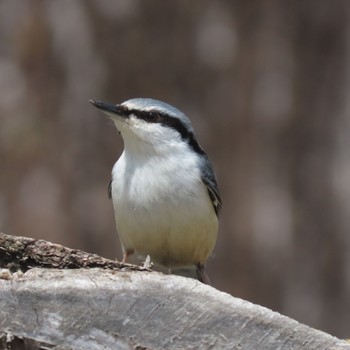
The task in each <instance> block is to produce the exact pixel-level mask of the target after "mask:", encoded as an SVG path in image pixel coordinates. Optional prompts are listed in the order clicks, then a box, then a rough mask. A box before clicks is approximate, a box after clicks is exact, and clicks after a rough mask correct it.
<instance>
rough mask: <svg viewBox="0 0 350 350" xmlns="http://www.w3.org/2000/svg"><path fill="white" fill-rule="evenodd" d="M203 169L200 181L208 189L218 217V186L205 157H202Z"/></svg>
mask: <svg viewBox="0 0 350 350" xmlns="http://www.w3.org/2000/svg"><path fill="white" fill-rule="evenodd" d="M203 160H204V165H205V166H204V167H203V170H202V181H203V183H204V184H205V186H206V187H207V189H208V193H209V197H210V199H211V202H212V204H213V207H214V210H215V213H216V216H219V214H220V210H221V207H222V202H221V198H220V193H219V188H218V184H217V182H216V178H215V174H214V171H213V168H212V166H211V164H210V162H209V159H208V158H207V157H203Z"/></svg>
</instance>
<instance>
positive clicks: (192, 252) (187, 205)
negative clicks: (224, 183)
mask: <svg viewBox="0 0 350 350" xmlns="http://www.w3.org/2000/svg"><path fill="white" fill-rule="evenodd" d="M197 186H198V188H195V189H194V191H193V188H192V189H191V190H192V191H191V193H187V192H186V191H182V194H181V193H177V192H176V191H175V192H173V193H172V194H171V195H169V196H158V197H157V196H155V197H154V196H153V197H151V196H150V195H147V193H144V195H143V196H138V197H134V196H132V195H130V194H128V195H126V194H124V195H121V194H120V193H119V194H118V195H117V196H113V204H114V209H115V214H116V223H117V230H118V234H119V236H120V239H121V242H122V244H123V247H124V249H126V250H135V251H136V252H137V253H138V254H139V255H141V256H147V255H150V257H151V259H152V260H153V261H154V262H155V263H158V264H161V265H163V266H167V267H178V266H187V265H192V264H198V263H204V262H205V261H206V260H207V258H208V257H209V255H210V254H211V252H212V250H213V248H214V245H215V242H216V237H217V230H218V220H217V217H216V214H215V212H214V209H213V207H212V204H211V202H210V200H209V198H208V193H207V189H206V187H205V186H204V185H203V184H202V183H199V184H198V185H197ZM179 192H181V191H179ZM152 193H153V194H154V189H153V191H152ZM117 198H118V200H117Z"/></svg>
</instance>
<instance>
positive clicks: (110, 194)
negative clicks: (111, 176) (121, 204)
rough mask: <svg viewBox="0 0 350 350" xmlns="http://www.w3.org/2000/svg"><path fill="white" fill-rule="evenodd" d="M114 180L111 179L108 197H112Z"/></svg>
mask: <svg viewBox="0 0 350 350" xmlns="http://www.w3.org/2000/svg"><path fill="white" fill-rule="evenodd" d="M112 182H113V180H111V181H109V184H108V198H112Z"/></svg>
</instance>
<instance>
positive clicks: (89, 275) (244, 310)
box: [0, 234, 350, 350]
mask: <svg viewBox="0 0 350 350" xmlns="http://www.w3.org/2000/svg"><path fill="white" fill-rule="evenodd" d="M80 266H83V268H80V269H78V267H80ZM96 266H97V267H96ZM0 267H2V268H3V270H2V273H1V274H0V310H1V317H0V348H1V349H14V348H21V349H49V348H57V349H58V348H59V349H101V348H106V349H175V348H176V349H240V350H255V349H259V350H260V349H266V350H272V349H273V350H275V349H288V350H297V349H298V350H301V349H302V350H305V349H315V350H316V349H317V350H323V349H324V350H325V349H328V350H335V349H339V350H345V349H348V350H349V349H350V345H348V344H347V343H346V342H344V341H341V340H339V339H337V338H334V337H332V336H330V335H328V334H326V333H323V332H321V331H318V330H315V329H312V328H310V327H307V326H305V325H302V324H300V323H298V322H297V321H295V320H292V319H290V318H288V317H285V316H282V315H280V314H278V313H276V312H273V311H271V310H268V309H266V308H264V307H261V306H258V305H253V304H251V303H249V302H247V301H244V300H241V299H237V298H234V297H232V296H230V295H228V294H226V293H222V292H220V291H218V290H216V289H214V288H212V287H210V286H207V285H204V284H202V283H200V282H198V281H196V280H193V279H189V278H184V277H179V276H173V275H170V276H166V275H163V274H161V273H157V272H150V271H142V272H141V271H135V270H136V268H135V269H134V267H130V268H129V266H124V265H122V264H120V263H118V262H114V261H111V260H107V259H103V258H101V257H98V256H96V255H91V254H87V253H84V252H80V251H77V250H72V249H69V248H65V247H62V246H59V245H55V244H52V243H48V242H45V241H35V240H33V239H29V238H24V237H13V236H8V235H4V234H0ZM15 267H20V268H21V269H22V270H24V271H26V272H25V273H24V274H21V273H18V272H17V273H11V272H10V271H9V270H8V269H11V271H16V268H15ZM32 267H34V268H32ZM49 267H50V268H49ZM58 268H59V269H58ZM71 268H73V269H71ZM5 269H6V270H5ZM139 269H140V268H139ZM4 271H7V273H4Z"/></svg>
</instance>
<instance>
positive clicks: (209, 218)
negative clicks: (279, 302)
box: [89, 98, 222, 283]
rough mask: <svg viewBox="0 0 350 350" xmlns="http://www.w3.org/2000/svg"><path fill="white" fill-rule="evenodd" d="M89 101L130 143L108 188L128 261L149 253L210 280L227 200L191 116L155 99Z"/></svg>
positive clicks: (163, 262) (162, 262) (161, 262)
mask: <svg viewBox="0 0 350 350" xmlns="http://www.w3.org/2000/svg"><path fill="white" fill-rule="evenodd" d="M89 102H90V103H91V104H92V105H93V106H95V107H96V108H97V109H99V110H100V111H102V112H103V113H104V114H106V115H107V116H108V117H109V118H110V119H111V120H112V121H113V122H114V124H115V126H116V128H117V130H118V132H119V134H121V136H122V139H123V143H124V151H123V152H122V154H121V156H120V158H119V159H118V160H117V162H116V163H115V164H114V166H113V169H112V177H111V181H110V183H109V186H108V193H109V196H110V198H112V202H113V207H114V214H115V221H116V228H117V232H118V235H119V239H120V241H121V246H122V251H123V259H122V262H123V263H126V262H127V259H128V257H129V256H130V255H132V254H134V253H136V254H137V255H138V256H139V257H147V256H149V257H150V258H151V261H152V262H154V263H155V264H158V265H161V266H163V267H166V268H168V269H169V270H170V272H174V273H176V271H177V270H178V271H181V270H185V271H186V270H188V271H192V272H191V273H190V277H194V278H196V279H197V280H199V281H201V282H203V283H209V278H208V276H207V273H206V271H205V263H206V261H207V259H208V258H209V256H210V255H211V254H212V251H213V249H214V246H215V244H216V240H217V234H218V225H219V220H218V219H219V213H220V210H221V207H222V202H221V198H220V193H219V189H218V184H217V180H216V176H215V173H214V171H213V167H212V165H211V163H210V161H209V159H208V156H207V155H206V153H205V152H204V150H203V148H202V147H201V146H200V145H199V143H198V141H197V139H196V137H195V133H194V129H193V126H192V123H191V121H190V119H189V118H188V117H187V116H186V115H185V114H184V113H183V112H181V111H180V110H179V109H177V108H176V107H174V106H172V105H170V104H168V103H165V102H162V101H159V100H156V99H152V98H132V99H129V100H127V101H124V102H122V103H120V104H111V103H107V102H103V101H98V100H89Z"/></svg>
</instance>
